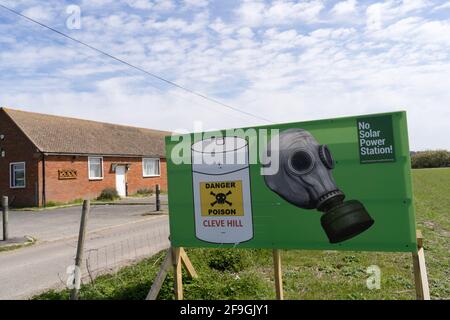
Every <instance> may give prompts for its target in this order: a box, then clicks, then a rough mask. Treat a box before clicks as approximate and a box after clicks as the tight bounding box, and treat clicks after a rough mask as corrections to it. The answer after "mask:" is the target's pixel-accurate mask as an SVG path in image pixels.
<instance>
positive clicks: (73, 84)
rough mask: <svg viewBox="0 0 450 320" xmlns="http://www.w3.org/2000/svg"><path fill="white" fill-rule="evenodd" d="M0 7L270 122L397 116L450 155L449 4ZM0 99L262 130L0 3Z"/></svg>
mask: <svg viewBox="0 0 450 320" xmlns="http://www.w3.org/2000/svg"><path fill="white" fill-rule="evenodd" d="M0 4H3V5H6V6H9V7H11V8H13V9H15V10H17V11H19V12H21V13H22V14H25V15H27V16H29V17H31V18H33V19H36V20H38V21H41V22H43V23H45V24H48V25H50V26H52V27H54V28H56V29H58V30H61V31H62V32H65V33H67V34H69V35H71V36H72V37H75V38H77V39H80V40H82V41H84V42H86V43H89V44H91V45H93V46H95V47H97V48H99V49H101V50H104V51H106V52H108V53H111V54H113V55H115V56H117V57H119V58H120V59H124V60H126V61H127V62H129V63H132V64H134V65H136V66H139V67H141V68H144V69H145V70H148V71H150V72H152V73H155V74H157V75H159V76H162V77H164V78H167V79H168V80H170V81H174V82H176V83H178V84H180V85H183V86H186V87H188V88H190V89H192V90H195V91H198V92H201V93H204V94H206V95H208V96H210V97H213V98H215V99H218V100H220V101H222V102H224V103H226V104H229V105H231V106H233V107H235V108H238V109H241V110H244V111H246V112H250V113H252V114H256V115H258V116H260V117H264V118H269V119H270V120H271V121H273V122H293V121H304V120H311V119H320V118H330V117H335V116H344V115H354V114H365V113H376V112H385V111H393V110H406V111H408V121H409V131H410V145H411V149H413V150H422V149H428V148H447V149H450V1H444V0H434V1H433V0H387V1H381V0H374V1H362V0H344V1H332V0H304V1H293V0H266V1H262V0H241V1H238V0H226V1H225V0H216V1H207V0H122V1H117V0H82V1H81V0H80V1H76V0H73V1H62V0H61V1H46V2H43V1H38V0H0ZM74 5H75V7H74ZM76 6H78V7H76ZM77 8H79V9H80V13H81V21H80V24H78V20H77V10H78V9H77ZM0 105H1V106H9V107H13V108H18V109H23V110H30V111H36V112H45V113H52V114H59V115H67V116H74V117H81V118H87V119H94V120H99V121H106V122H114V123H122V124H130V125H136V126H142V127H149V128H159V129H166V130H175V129H181V128H184V129H186V130H190V131H192V130H193V129H194V122H196V121H201V122H202V123H203V129H212V128H230V127H241V126H248V125H254V124H264V122H263V121H261V120H259V119H256V118H252V117H249V116H246V115H244V114H240V113H237V112H234V111H232V110H227V109H225V108H223V107H221V106H219V105H216V104H214V103H211V102H208V101H205V100H203V99H201V98H198V97H195V96H192V95H190V94H188V93H186V92H183V91H181V90H179V89H176V88H174V87H172V86H169V85H167V84H166V83H163V82H161V81H159V80H156V79H153V78H151V77H149V76H146V75H144V74H142V73H140V72H138V71H136V70H133V69H131V68H130V67H128V66H125V65H123V64H120V63H118V62H115V61H113V60H111V59H109V58H107V57H104V56H102V55H100V54H98V53H96V52H94V51H92V50H89V49H87V48H85V47H83V46H81V45H79V44H76V43H74V42H71V41H70V40H67V39H64V38H63V37H61V36H59V35H58V34H55V33H52V32H50V31H48V30H46V29H43V28H42V27H40V26H37V25H33V24H32V23H30V22H28V21H26V20H24V19H23V18H20V17H18V16H15V15H13V14H11V13H9V12H8V11H6V10H4V9H2V8H0Z"/></svg>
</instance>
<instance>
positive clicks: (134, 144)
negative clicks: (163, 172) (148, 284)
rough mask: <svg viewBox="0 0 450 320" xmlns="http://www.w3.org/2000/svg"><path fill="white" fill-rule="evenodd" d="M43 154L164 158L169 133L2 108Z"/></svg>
mask: <svg viewBox="0 0 450 320" xmlns="http://www.w3.org/2000/svg"><path fill="white" fill-rule="evenodd" d="M1 110H2V111H4V112H5V113H6V114H7V115H8V116H9V117H10V118H11V119H12V120H13V121H14V122H15V123H16V124H17V126H18V127H19V128H20V129H21V130H22V131H23V132H24V134H25V135H26V136H27V137H28V138H29V139H30V140H31V141H32V142H33V143H34V145H35V146H36V147H37V148H38V149H39V150H40V151H41V152H44V153H61V154H92V155H94V154H95V155H116V156H154V157H164V156H165V147H164V137H165V136H167V135H170V134H171V133H170V132H167V131H158V130H150V129H143V128H136V127H129V126H122V125H117V124H110V123H103V122H96V121H90V120H81V119H75V118H67V117H60V116H53V115H48V114H41V113H34V112H26V111H20V110H14V109H9V108H1Z"/></svg>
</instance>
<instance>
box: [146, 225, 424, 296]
mask: <svg viewBox="0 0 450 320" xmlns="http://www.w3.org/2000/svg"><path fill="white" fill-rule="evenodd" d="M412 260H413V273H414V283H415V287H416V298H417V300H430V289H429V285H428V275H427V268H426V265H425V253H424V247H423V236H422V232H421V231H420V230H417V253H412ZM170 265H172V266H173V270H174V289H175V299H176V300H183V278H182V266H184V267H185V269H186V271H187V273H188V276H189V277H191V278H198V275H197V272H196V271H195V269H194V266H193V265H192V263H191V261H190V260H189V257H188V256H187V254H186V252H185V251H184V249H183V248H181V247H179V248H177V247H170V248H169V249H168V250H167V253H166V256H165V258H164V261H163V263H162V264H161V267H160V270H159V272H158V274H157V275H156V278H155V280H154V281H153V284H152V286H151V288H150V291H149V293H148V295H147V298H146V300H156V298H157V297H158V293H159V291H160V290H161V287H162V284H163V283H164V280H165V278H166V276H167V273H168V272H169V268H170ZM273 268H274V278H275V293H276V298H277V300H283V299H284V294H283V277H282V273H283V271H282V265H281V252H280V250H278V249H274V250H273Z"/></svg>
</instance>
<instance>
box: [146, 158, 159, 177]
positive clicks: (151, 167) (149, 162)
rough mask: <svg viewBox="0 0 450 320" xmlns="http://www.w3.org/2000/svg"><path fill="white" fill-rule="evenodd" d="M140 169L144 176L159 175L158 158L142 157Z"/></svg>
mask: <svg viewBox="0 0 450 320" xmlns="http://www.w3.org/2000/svg"><path fill="white" fill-rule="evenodd" d="M142 170H143V174H144V177H157V176H159V175H160V173H159V172H160V170H159V159H151V158H144V159H142Z"/></svg>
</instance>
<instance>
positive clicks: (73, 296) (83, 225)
mask: <svg viewBox="0 0 450 320" xmlns="http://www.w3.org/2000/svg"><path fill="white" fill-rule="evenodd" d="M90 209H91V202H90V200H84V201H83V209H82V211H81V222H80V233H79V234H78V246H77V256H76V258H75V271H74V272H75V280H74V281H75V286H74V288H73V289H72V292H71V294H70V300H78V294H79V290H80V287H79V284H80V283H81V264H82V263H83V250H84V238H85V235H86V226H87V219H88V216H89V211H90Z"/></svg>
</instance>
